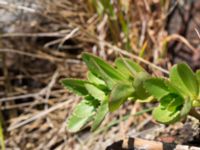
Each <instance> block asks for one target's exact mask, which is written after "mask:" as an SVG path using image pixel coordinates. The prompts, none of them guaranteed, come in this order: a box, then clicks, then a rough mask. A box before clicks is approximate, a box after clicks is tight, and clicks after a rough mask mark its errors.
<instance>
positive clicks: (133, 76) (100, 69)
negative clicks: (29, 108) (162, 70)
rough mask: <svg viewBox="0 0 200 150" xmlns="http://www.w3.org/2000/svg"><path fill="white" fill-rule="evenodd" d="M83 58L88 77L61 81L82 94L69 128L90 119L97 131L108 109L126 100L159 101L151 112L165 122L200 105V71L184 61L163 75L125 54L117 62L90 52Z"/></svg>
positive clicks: (169, 121)
mask: <svg viewBox="0 0 200 150" xmlns="http://www.w3.org/2000/svg"><path fill="white" fill-rule="evenodd" d="M82 58H83V61H84V62H85V63H86V65H87V67H88V68H89V72H88V76H87V77H88V80H78V79H64V80H63V81H62V83H63V85H64V86H65V87H66V88H68V89H69V90H70V91H72V92H74V93H76V94H78V95H80V96H82V97H83V100H82V101H81V102H80V103H79V104H78V105H77V106H76V107H75V109H74V111H73V113H72V115H71V116H70V117H69V118H68V121H67V128H68V130H69V131H70V132H77V131H79V130H81V129H82V128H84V127H85V126H86V125H87V124H88V123H90V122H93V124H92V128H91V130H92V131H95V130H96V129H98V127H99V126H100V124H101V123H102V121H103V120H104V118H105V116H106V115H107V114H108V112H113V111H115V110H117V109H119V108H120V106H122V105H123V104H124V103H125V102H126V101H127V100H132V101H138V102H141V103H150V102H152V101H154V102H155V101H157V102H158V106H156V107H155V108H154V109H153V111H152V115H153V118H154V119H155V120H156V121H158V122H160V123H163V124H171V123H175V122H177V121H181V120H182V119H183V118H185V117H186V116H187V115H188V114H189V113H190V111H191V110H193V108H195V107H199V106H200V94H199V93H200V71H197V72H196V74H195V73H194V72H193V71H192V70H191V69H190V67H189V66H188V65H187V64H185V63H181V64H177V65H175V66H173V67H172V69H171V70H170V74H169V78H162V77H154V76H151V75H150V74H148V73H147V72H146V71H145V70H144V69H143V68H142V67H141V66H140V65H138V64H137V63H135V62H133V61H131V60H130V59H126V58H118V59H116V61H115V65H110V64H109V63H107V62H106V61H104V60H103V59H101V58H99V57H97V56H94V55H92V54H89V53H84V54H83V55H82ZM198 119H200V117H199V118H198Z"/></svg>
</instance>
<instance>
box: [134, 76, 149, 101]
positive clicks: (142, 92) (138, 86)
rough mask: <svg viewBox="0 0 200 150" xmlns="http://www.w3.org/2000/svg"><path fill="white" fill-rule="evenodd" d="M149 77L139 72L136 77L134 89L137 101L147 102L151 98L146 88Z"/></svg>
mask: <svg viewBox="0 0 200 150" xmlns="http://www.w3.org/2000/svg"><path fill="white" fill-rule="evenodd" d="M149 77H150V76H149V74H148V73H146V72H139V73H137V74H136V75H135V79H134V81H133V87H134V89H135V92H134V97H135V98H136V99H140V100H145V99H147V98H148V97H149V96H150V95H149V93H148V92H147V90H146V89H145V87H144V83H145V80H147V79H148V78H149Z"/></svg>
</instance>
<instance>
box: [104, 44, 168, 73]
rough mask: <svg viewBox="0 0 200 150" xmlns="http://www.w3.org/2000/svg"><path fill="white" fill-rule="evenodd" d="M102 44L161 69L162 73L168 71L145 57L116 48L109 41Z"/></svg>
mask: <svg viewBox="0 0 200 150" xmlns="http://www.w3.org/2000/svg"><path fill="white" fill-rule="evenodd" d="M104 44H105V45H106V46H108V47H110V48H112V49H113V50H115V51H117V52H119V53H121V54H123V55H125V56H128V57H130V58H133V59H136V60H138V61H140V62H143V63H144V64H147V65H149V66H150V67H152V68H155V69H157V70H160V71H162V72H163V73H166V74H169V72H168V71H167V70H166V69H163V68H161V67H159V66H156V65H155V64H153V63H151V62H149V61H147V60H145V59H143V58H141V57H139V56H136V55H133V54H131V53H129V52H127V51H126V50H123V49H121V48H118V47H116V46H114V45H111V44H110V43H107V42H104Z"/></svg>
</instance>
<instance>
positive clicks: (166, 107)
mask: <svg viewBox="0 0 200 150" xmlns="http://www.w3.org/2000/svg"><path fill="white" fill-rule="evenodd" d="M169 79H170V80H169V81H168V80H165V79H161V78H151V79H149V80H147V81H146V82H145V88H146V89H147V91H148V92H149V93H150V94H151V95H153V96H154V97H155V98H156V99H158V101H159V102H160V104H159V106H158V107H157V108H155V109H154V110H153V117H154V118H155V119H156V120H157V121H159V122H161V123H166V124H169V123H174V122H176V121H179V120H180V119H181V118H183V117H185V116H186V115H187V114H188V113H189V112H190V110H191V108H192V101H193V100H194V98H196V97H197V96H198V91H199V87H198V86H199V85H198V81H197V78H196V76H195V74H194V73H193V71H192V70H191V69H190V68H189V66H188V65H186V64H178V65H175V66H174V67H173V68H172V69H171V71H170V78H169Z"/></svg>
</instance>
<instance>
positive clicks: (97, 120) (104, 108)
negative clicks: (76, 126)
mask: <svg viewBox="0 0 200 150" xmlns="http://www.w3.org/2000/svg"><path fill="white" fill-rule="evenodd" d="M108 111H109V110H108V99H107V98H105V99H104V100H103V101H102V103H101V104H100V106H99V107H98V109H97V112H96V115H95V117H94V122H93V125H92V129H91V130H92V131H95V130H96V129H97V128H98V127H99V126H100V124H101V122H102V121H103V119H104V118H105V116H106V114H107V113H108Z"/></svg>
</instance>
